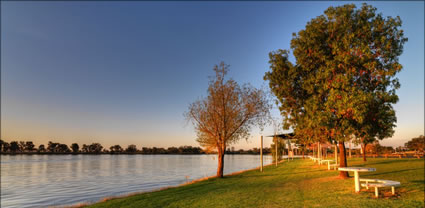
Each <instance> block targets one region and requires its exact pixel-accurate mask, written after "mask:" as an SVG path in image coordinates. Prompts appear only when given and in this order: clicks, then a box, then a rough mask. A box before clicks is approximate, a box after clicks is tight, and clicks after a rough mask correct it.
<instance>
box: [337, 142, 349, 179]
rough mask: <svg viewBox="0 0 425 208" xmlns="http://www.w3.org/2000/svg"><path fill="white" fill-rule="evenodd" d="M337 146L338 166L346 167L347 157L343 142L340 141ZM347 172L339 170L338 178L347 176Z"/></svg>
mask: <svg viewBox="0 0 425 208" xmlns="http://www.w3.org/2000/svg"><path fill="white" fill-rule="evenodd" d="M338 146H339V158H340V160H339V167H341V168H343V167H347V157H346V152H345V145H344V142H340V143H339V144H338ZM348 176H349V175H348V172H347V171H339V177H340V178H348Z"/></svg>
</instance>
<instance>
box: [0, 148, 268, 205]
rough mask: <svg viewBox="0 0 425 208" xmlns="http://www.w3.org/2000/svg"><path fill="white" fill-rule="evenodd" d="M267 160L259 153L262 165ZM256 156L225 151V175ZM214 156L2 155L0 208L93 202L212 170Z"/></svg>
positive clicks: (212, 172) (182, 180)
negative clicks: (228, 153)
mask: <svg viewBox="0 0 425 208" xmlns="http://www.w3.org/2000/svg"><path fill="white" fill-rule="evenodd" d="M271 162H272V157H271V156H269V155H268V156H264V164H265V165H266V164H270V163H271ZM259 164H260V156H259V155H226V156H225V162H224V172H225V174H229V173H232V172H237V171H240V170H246V169H251V168H255V167H258V166H259ZM216 169H217V156H216V155H2V156H1V207H11V208H13V207H20V208H25V207H47V206H53V205H55V206H61V205H62V206H63V205H71V204H76V203H84V202H88V203H92V202H96V201H98V200H101V199H102V198H104V197H108V196H119V195H124V194H128V193H132V192H140V191H151V190H155V189H158V188H162V187H167V186H175V185H179V184H183V183H185V182H186V181H190V180H194V179H199V178H202V177H206V176H213V175H215V174H216Z"/></svg>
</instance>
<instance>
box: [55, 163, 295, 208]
mask: <svg viewBox="0 0 425 208" xmlns="http://www.w3.org/2000/svg"><path fill="white" fill-rule="evenodd" d="M294 158H295V159H302V157H294ZM286 161H287V160H286V158H285V159H284V160H281V161H279V162H278V164H281V163H283V162H286ZM271 165H275V163H271V164H267V165H264V166H263V168H265V167H268V166H271ZM254 170H260V166H258V167H256V168H251V169H246V170H240V171H236V172H233V173H229V174H225V175H224V177H228V176H234V175H239V174H241V173H245V172H248V171H254ZM213 178H217V176H207V177H203V178H198V179H194V180H192V181H188V182H185V183H182V184H179V185H175V186H166V187H163V188H158V189H154V190H150V191H140V192H132V193H128V194H123V195H119V196H107V197H104V198H102V199H100V200H98V201H96V202H93V203H89V202H80V203H76V204H71V205H63V206H51V208H81V207H86V206H89V205H93V204H97V203H101V202H106V201H109V200H113V199H122V198H127V197H131V196H134V195H139V194H145V193H152V192H158V191H164V190H167V189H172V188H179V187H182V186H186V185H190V184H194V183H198V182H202V181H206V180H209V179H213Z"/></svg>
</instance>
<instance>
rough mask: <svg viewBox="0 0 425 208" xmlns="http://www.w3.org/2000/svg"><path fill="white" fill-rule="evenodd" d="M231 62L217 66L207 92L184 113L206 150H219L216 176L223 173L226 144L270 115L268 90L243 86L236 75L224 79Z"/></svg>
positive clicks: (236, 139)
mask: <svg viewBox="0 0 425 208" xmlns="http://www.w3.org/2000/svg"><path fill="white" fill-rule="evenodd" d="M228 70H229V66H228V65H226V64H225V63H224V62H221V63H220V65H216V66H215V67H214V72H215V76H214V77H211V79H210V83H209V86H208V96H207V97H205V98H202V99H200V100H197V101H195V102H193V103H192V104H190V105H189V110H188V111H187V112H186V113H185V117H186V118H187V119H188V120H189V121H191V122H192V123H193V125H194V127H195V131H196V133H197V141H198V142H199V144H200V145H201V146H203V147H205V148H206V149H207V150H212V149H215V150H217V152H218V169H217V176H218V177H223V168H224V154H225V151H226V147H227V146H228V145H230V144H233V143H235V142H237V141H239V140H240V139H242V138H246V139H247V138H248V136H249V133H250V129H251V127H253V126H254V125H256V124H259V125H262V124H264V123H265V122H266V121H267V118H268V116H269V109H270V104H269V102H268V100H267V96H266V94H265V93H264V92H263V91H262V90H260V89H256V88H254V87H252V86H250V85H242V86H240V85H239V84H238V83H236V81H234V80H233V79H228V80H225V75H226V74H227V72H228Z"/></svg>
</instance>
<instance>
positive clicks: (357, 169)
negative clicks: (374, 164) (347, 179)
mask: <svg viewBox="0 0 425 208" xmlns="http://www.w3.org/2000/svg"><path fill="white" fill-rule="evenodd" d="M338 170H339V171H352V172H354V189H355V190H356V192H359V191H360V180H359V172H370V171H376V168H365V167H345V168H338Z"/></svg>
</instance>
